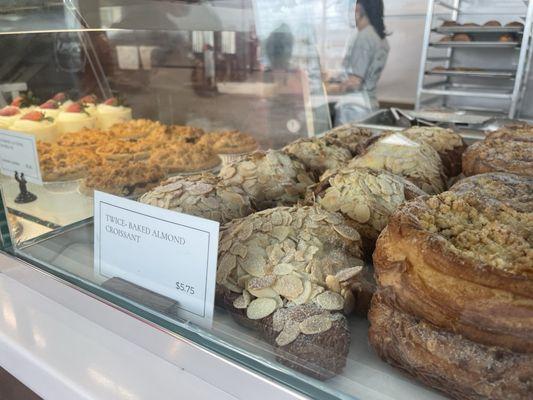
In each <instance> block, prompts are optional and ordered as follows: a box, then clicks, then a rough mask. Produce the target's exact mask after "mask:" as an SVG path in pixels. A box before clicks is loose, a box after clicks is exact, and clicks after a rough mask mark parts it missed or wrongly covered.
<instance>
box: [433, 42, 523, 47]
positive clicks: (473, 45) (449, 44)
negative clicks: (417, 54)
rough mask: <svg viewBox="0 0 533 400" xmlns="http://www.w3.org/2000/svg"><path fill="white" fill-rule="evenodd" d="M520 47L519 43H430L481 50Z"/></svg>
mask: <svg viewBox="0 0 533 400" xmlns="http://www.w3.org/2000/svg"><path fill="white" fill-rule="evenodd" d="M519 45H520V43H519V42H476V41H472V42H452V41H450V42H434V43H430V46H433V47H463V48H470V47H471V48H480V47H483V48H485V47H496V48H497V47H500V48H506V47H518V46H519Z"/></svg>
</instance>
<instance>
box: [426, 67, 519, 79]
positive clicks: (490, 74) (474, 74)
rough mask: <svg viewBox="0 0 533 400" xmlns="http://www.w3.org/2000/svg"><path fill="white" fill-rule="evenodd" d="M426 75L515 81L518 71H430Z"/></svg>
mask: <svg viewBox="0 0 533 400" xmlns="http://www.w3.org/2000/svg"><path fill="white" fill-rule="evenodd" d="M426 75H435V76H450V77H469V78H500V79H502V78H505V79H515V77H516V71H513V70H479V71H474V70H472V71H460V70H454V69H443V70H429V71H426Z"/></svg>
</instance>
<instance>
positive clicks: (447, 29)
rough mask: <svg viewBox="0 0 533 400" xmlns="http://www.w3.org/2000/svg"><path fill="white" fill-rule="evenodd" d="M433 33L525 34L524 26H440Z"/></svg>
mask: <svg viewBox="0 0 533 400" xmlns="http://www.w3.org/2000/svg"><path fill="white" fill-rule="evenodd" d="M433 32H437V33H442V34H452V33H481V34H483V33H523V32H524V27H523V26H439V27H438V28H435V29H433Z"/></svg>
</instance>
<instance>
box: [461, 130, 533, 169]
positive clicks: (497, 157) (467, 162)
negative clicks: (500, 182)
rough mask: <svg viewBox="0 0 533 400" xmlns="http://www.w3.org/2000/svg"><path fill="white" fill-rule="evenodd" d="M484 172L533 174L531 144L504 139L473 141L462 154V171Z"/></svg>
mask: <svg viewBox="0 0 533 400" xmlns="http://www.w3.org/2000/svg"><path fill="white" fill-rule="evenodd" d="M486 172H509V173H513V174H517V175H524V176H533V145H532V144H531V143H528V142H519V141H514V140H504V139H494V140H485V141H482V142H477V143H474V144H473V145H472V146H470V147H468V149H467V150H466V151H465V153H464V154H463V173H464V174H465V175H466V176H471V175H477V174H483V173H486Z"/></svg>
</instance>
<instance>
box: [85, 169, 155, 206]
mask: <svg viewBox="0 0 533 400" xmlns="http://www.w3.org/2000/svg"><path fill="white" fill-rule="evenodd" d="M164 178H165V172H164V171H163V169H162V168H161V167H159V166H157V165H149V164H147V163H144V162H135V161H119V162H118V161H117V162H105V163H103V164H102V165H100V166H98V167H95V168H92V169H90V170H89V173H88V175H87V177H86V178H85V179H84V180H83V181H82V183H81V184H80V192H81V193H83V194H85V195H87V196H92V195H93V192H94V191H95V190H99V191H101V192H106V193H110V194H114V195H116V196H124V197H131V198H137V197H139V196H141V195H142V194H144V193H146V192H148V191H149V190H151V189H153V188H154V187H156V186H157V185H159V183H160V182H161V180H163V179H164Z"/></svg>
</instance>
